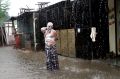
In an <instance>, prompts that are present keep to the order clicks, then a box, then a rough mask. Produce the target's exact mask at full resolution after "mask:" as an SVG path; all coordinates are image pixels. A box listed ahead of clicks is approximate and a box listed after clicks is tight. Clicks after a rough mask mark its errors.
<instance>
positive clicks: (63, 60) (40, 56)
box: [0, 47, 120, 79]
mask: <svg viewBox="0 0 120 79" xmlns="http://www.w3.org/2000/svg"><path fill="white" fill-rule="evenodd" d="M59 61H60V70H58V71H53V72H51V71H47V70H46V65H45V56H44V52H37V53H35V52H29V51H24V52H23V51H21V50H15V49H13V48H12V47H1V48H0V79H120V69H118V68H115V67H113V66H110V65H108V64H106V63H104V62H101V61H98V60H92V61H90V60H82V59H76V58H69V57H62V56H59Z"/></svg>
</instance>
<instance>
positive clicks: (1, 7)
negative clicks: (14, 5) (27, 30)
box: [0, 0, 9, 26]
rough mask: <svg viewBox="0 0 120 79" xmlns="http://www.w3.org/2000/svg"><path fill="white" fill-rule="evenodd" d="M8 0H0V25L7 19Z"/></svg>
mask: <svg viewBox="0 0 120 79" xmlns="http://www.w3.org/2000/svg"><path fill="white" fill-rule="evenodd" d="M8 3H9V2H8V0H0V26H1V25H2V24H3V22H4V21H6V20H7V19H8V17H9V16H8V13H7V10H8V6H9V5H8Z"/></svg>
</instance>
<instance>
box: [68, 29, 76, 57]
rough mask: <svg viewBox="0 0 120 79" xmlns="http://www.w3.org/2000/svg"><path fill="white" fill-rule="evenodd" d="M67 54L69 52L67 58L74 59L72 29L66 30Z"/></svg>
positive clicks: (73, 35) (73, 33)
mask: <svg viewBox="0 0 120 79" xmlns="http://www.w3.org/2000/svg"><path fill="white" fill-rule="evenodd" d="M68 52H69V57H76V53H75V52H76V51H75V31H74V29H68Z"/></svg>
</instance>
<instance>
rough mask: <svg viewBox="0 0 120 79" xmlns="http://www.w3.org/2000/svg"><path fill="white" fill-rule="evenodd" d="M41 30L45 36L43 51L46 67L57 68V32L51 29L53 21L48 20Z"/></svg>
mask: <svg viewBox="0 0 120 79" xmlns="http://www.w3.org/2000/svg"><path fill="white" fill-rule="evenodd" d="M41 31H42V32H43V33H44V38H45V53H46V57H47V61H46V64H47V69H48V70H57V69H59V63H58V55H57V50H56V40H57V39H58V38H57V32H56V31H55V30H54V29H53V23H52V22H48V24H47V27H42V28H41Z"/></svg>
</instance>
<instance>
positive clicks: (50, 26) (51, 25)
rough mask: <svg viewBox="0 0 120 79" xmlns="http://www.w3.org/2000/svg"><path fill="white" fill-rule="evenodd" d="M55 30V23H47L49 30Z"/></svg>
mask: <svg viewBox="0 0 120 79" xmlns="http://www.w3.org/2000/svg"><path fill="white" fill-rule="evenodd" d="M52 28H53V23H52V22H48V23H47V29H48V30H51V29H52Z"/></svg>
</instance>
